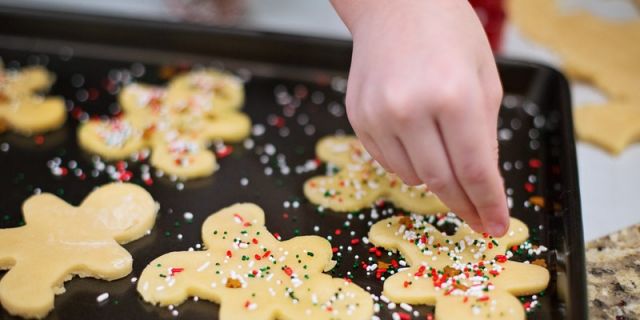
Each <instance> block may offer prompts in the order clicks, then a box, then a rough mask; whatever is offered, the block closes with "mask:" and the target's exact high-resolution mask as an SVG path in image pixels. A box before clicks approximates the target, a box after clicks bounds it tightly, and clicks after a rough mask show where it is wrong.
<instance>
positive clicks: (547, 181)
mask: <svg viewBox="0 0 640 320" xmlns="http://www.w3.org/2000/svg"><path fill="white" fill-rule="evenodd" d="M0 57H2V58H3V59H4V62H5V64H6V65H7V66H8V67H20V66H24V65H30V64H43V65H46V66H47V68H49V70H51V71H53V72H54V73H55V74H56V75H57V81H56V83H55V85H54V86H53V88H52V90H51V92H50V94H51V95H61V96H63V97H65V98H66V99H67V104H68V108H69V110H70V116H69V119H68V122H67V124H66V125H65V127H64V128H63V129H60V130H58V131H55V132H52V133H49V134H46V135H43V136H37V137H35V138H25V137H21V136H17V135H15V134H12V133H5V134H3V135H0V176H1V177H2V179H0V192H1V194H2V196H0V228H8V227H15V226H18V225H20V224H21V221H22V220H21V219H22V217H21V211H20V206H21V204H22V202H23V201H24V200H25V199H26V198H27V197H28V196H29V195H31V194H33V193H34V192H39V191H42V192H51V193H54V194H57V195H59V196H61V197H62V198H63V199H65V200H66V201H68V202H70V203H72V204H75V205H77V204H78V203H79V202H80V201H81V200H82V199H83V198H84V197H85V196H86V195H87V194H88V193H89V192H90V191H91V190H92V189H93V188H94V187H96V186H98V185H101V184H104V183H106V182H109V181H112V180H113V179H112V177H110V176H109V174H108V173H107V172H106V170H105V171H97V169H96V162H95V161H94V160H92V157H91V156H90V155H88V154H86V153H85V152H83V151H82V150H80V149H79V148H78V145H77V142H76V134H75V131H76V127H77V124H78V120H79V119H85V118H86V117H89V116H98V115H112V114H115V113H117V112H118V110H119V109H118V106H117V104H116V103H115V101H116V100H115V99H116V96H115V95H114V94H113V93H115V90H117V88H118V87H119V86H120V85H121V84H122V83H126V82H128V81H130V80H135V81H141V82H147V83H156V84H162V83H165V82H166V77H167V75H169V74H172V73H174V72H176V71H179V70H182V69H188V68H192V67H199V66H202V65H203V64H195V65H194V64H192V61H191V60H189V59H185V58H182V57H179V56H178V57H174V58H173V60H168V61H166V63H162V64H157V63H155V62H150V61H151V60H153V59H149V60H145V59H142V58H140V57H139V56H138V55H136V57H135V59H131V60H129V61H127V59H117V60H116V59H104V58H96V57H93V56H92V55H90V54H89V55H83V53H82V50H81V49H77V48H74V47H72V46H71V47H70V46H60V47H58V48H57V49H56V50H52V51H47V53H45V52H44V51H41V52H34V51H31V50H30V51H23V50H16V49H0ZM154 61H157V60H154ZM185 61H186V62H185ZM199 62H202V61H199ZM225 62H226V61H225V60H221V59H215V58H210V59H206V60H204V65H207V66H209V65H211V66H215V67H228V69H229V70H231V71H233V72H236V73H237V74H239V75H241V76H243V77H245V78H246V79H247V80H248V81H247V83H246V103H245V107H244V111H245V112H247V113H248V114H249V115H250V117H251V119H252V121H253V123H254V130H253V134H252V136H251V137H250V138H249V139H248V140H247V141H245V142H244V143H240V144H234V145H231V146H232V147H233V150H234V151H233V152H232V153H231V155H230V156H228V157H225V158H223V159H220V160H219V164H220V168H221V169H220V170H219V171H217V172H216V173H215V174H214V175H213V176H212V177H208V178H204V179H199V180H195V181H188V182H185V183H181V182H179V181H172V180H171V179H170V178H168V177H166V176H163V177H157V176H156V174H155V171H154V170H153V169H151V173H152V177H153V181H154V182H153V184H152V185H146V184H144V183H143V182H142V181H141V170H142V167H143V164H145V163H146V161H142V162H138V161H128V167H127V170H130V171H131V172H132V173H133V179H132V182H134V183H137V184H141V185H143V186H144V187H145V188H146V189H147V190H148V191H149V192H150V193H151V194H152V195H153V197H154V198H155V199H156V200H157V201H158V202H159V203H160V206H161V209H160V212H159V215H158V219H157V222H156V225H155V227H154V229H153V230H152V232H151V234H150V235H148V236H146V237H144V238H142V239H140V240H138V241H135V242H133V243H130V244H128V245H125V247H126V248H127V250H129V251H130V252H131V253H132V255H133V257H134V266H133V267H134V270H133V272H132V274H131V275H129V276H128V277H126V278H124V279H121V280H117V281H113V282H105V281H100V280H95V279H77V278H75V279H73V280H72V281H70V282H67V283H66V285H65V287H66V290H67V292H66V293H65V294H62V295H59V296H56V300H55V310H53V311H52V313H51V314H50V315H49V316H48V318H47V319H87V318H90V319H114V318H126V319H155V318H158V317H160V318H172V317H173V316H174V315H172V311H171V310H168V309H167V308H160V307H154V306H151V305H149V304H147V303H145V302H143V301H142V300H141V299H140V298H139V296H138V294H137V292H136V291H135V284H133V283H132V278H134V277H138V276H139V275H140V272H141V271H142V269H143V268H144V267H145V266H146V264H147V263H148V262H150V261H151V260H153V259H154V258H156V257H158V256H160V255H162V254H164V253H167V252H171V251H183V250H186V249H188V248H190V247H196V245H197V244H198V243H200V242H201V238H200V228H201V225H202V222H203V221H204V220H205V219H206V217H207V216H208V215H209V214H211V213H213V212H215V211H217V210H219V209H221V208H223V207H225V206H228V205H231V204H233V203H237V202H254V203H256V204H258V205H259V206H261V207H262V208H263V209H264V210H265V212H266V215H267V218H266V225H267V227H268V228H269V230H270V231H271V232H277V233H279V234H280V235H281V236H282V238H283V239H289V238H291V237H293V236H295V235H298V234H300V235H306V234H318V235H321V236H325V237H329V236H330V237H331V239H330V241H331V244H332V246H334V247H337V248H338V253H337V254H336V255H335V256H334V258H335V259H337V260H338V261H339V264H338V266H337V268H336V269H334V271H332V274H333V275H334V276H341V277H342V276H349V277H353V279H354V282H356V283H357V284H359V285H360V286H361V287H363V288H370V291H371V292H372V293H375V294H379V293H380V290H381V287H382V282H381V281H380V280H376V279H375V276H374V275H373V274H371V275H367V274H366V272H365V270H363V268H362V267H361V266H360V264H361V263H362V262H368V263H371V262H372V261H377V260H378V259H379V258H376V257H375V255H374V254H372V253H370V252H369V248H370V245H366V244H364V243H362V242H360V243H359V244H356V245H351V240H352V239H354V238H362V237H363V236H366V233H367V232H368V226H369V225H370V224H371V223H372V222H375V221H377V220H379V219H382V218H385V216H384V215H382V214H381V215H379V216H378V217H377V218H376V217H375V216H376V215H375V214H372V210H371V209H365V210H363V211H361V212H357V213H352V214H344V213H334V212H330V211H328V210H326V211H324V212H319V211H318V210H317V208H316V207H315V206H314V205H312V204H310V203H309V202H308V201H306V200H305V198H304V196H303V194H302V185H303V183H304V181H305V180H306V179H308V178H310V177H312V176H315V175H319V174H323V173H324V166H320V167H318V168H317V169H315V170H313V169H310V167H311V166H308V165H309V163H311V162H313V160H314V159H315V152H314V146H315V143H316V142H317V140H318V139H319V138H321V137H323V136H326V135H331V134H336V133H337V134H343V133H347V134H348V133H351V132H352V130H351V129H350V126H349V123H348V121H347V118H346V114H345V110H344V106H343V99H344V93H343V91H344V86H345V79H344V77H343V76H344V75H343V74H339V73H335V72H330V71H326V72H323V71H317V70H316V71H313V72H311V71H308V70H304V69H300V71H299V72H297V73H294V74H295V76H293V77H292V76H289V75H284V74H283V73H279V72H278V66H277V65H272V66H271V68H263V67H264V66H262V67H255V68H254V67H253V66H254V64H252V63H249V62H247V63H246V64H244V65H243V64H242V62H240V63H238V62H237V61H236V62H232V63H225ZM265 70H266V71H265ZM500 71H501V76H502V79H503V82H504V85H505V92H506V95H505V99H504V103H503V108H502V110H501V113H500V120H499V127H498V132H499V137H500V166H501V170H502V173H503V175H504V178H505V187H506V190H507V193H508V195H509V203H510V206H512V209H511V213H512V215H513V216H515V217H517V218H519V219H521V220H523V221H525V222H526V223H527V224H528V225H529V227H530V229H531V233H532V241H533V242H534V243H537V244H540V245H544V246H545V247H547V248H549V251H548V252H547V253H545V254H544V255H543V257H545V258H546V261H547V264H548V266H549V269H550V272H551V283H550V285H549V287H548V289H547V290H546V291H545V294H544V295H543V296H539V297H538V300H539V301H540V307H538V308H535V309H534V310H533V312H532V313H530V315H529V318H530V319H562V318H565V317H567V316H568V317H570V318H572V319H580V318H582V315H584V310H583V309H584V303H585V300H581V299H582V298H581V297H582V295H581V293H580V292H577V293H576V292H575V291H576V290H578V291H584V281H583V280H582V282H580V279H581V278H582V279H584V270H583V269H584V265H583V254H584V252H583V251H582V250H583V249H582V238H581V237H582V235H581V228H582V227H581V223H580V216H579V214H580V212H579V208H578V207H577V206H578V203H579V199H578V198H577V197H578V193H577V180H576V179H577V178H576V175H575V154H574V151H573V148H574V145H573V138H572V135H571V122H570V119H569V118H568V117H569V116H570V114H568V113H567V112H568V111H567V110H568V95H567V91H566V88H565V87H566V83H564V82H563V80H562V79H561V76H559V75H558V74H557V73H555V72H554V71H552V70H550V69H546V68H542V67H537V66H530V65H526V64H522V63H516V62H509V61H503V62H501V63H500ZM294 78H295V79H294ZM563 86H565V87H563ZM305 164H306V165H307V167H306V169H305ZM108 165H113V163H107V166H108ZM98 166H99V165H98ZM62 167H64V168H66V169H68V170H69V173H68V174H67V175H66V176H58V175H56V174H55V173H56V172H57V170H58V169H56V168H62ZM78 169H81V170H82V172H80V171H78ZM83 175H84V176H85V178H82V176H83ZM532 196H542V197H543V198H544V199H545V202H546V203H547V204H548V205H545V206H544V207H539V206H536V205H533V204H532V203H531V201H530V200H531V197H532ZM576 200H578V201H576ZM375 211H377V212H379V213H382V212H391V211H392V209H390V208H389V207H388V205H385V206H384V207H380V208H377V209H376V210H375ZM186 212H191V213H193V220H192V221H187V220H185V218H184V213H186ZM347 222H348V223H347ZM576 228H578V229H579V230H576ZM337 230H340V231H337ZM392 258H395V259H398V256H397V255H391V254H390V255H389V256H384V255H383V257H382V258H381V259H382V260H384V261H387V262H388V261H389V260H391V259H392ZM370 259H372V260H370ZM2 274H3V273H0V276H2ZM103 292H108V293H109V295H110V296H109V299H108V300H107V301H105V302H103V303H100V304H99V303H98V302H97V301H96V297H97V296H98V295H100V294H101V293H103ZM525 300H526V301H530V300H531V297H525ZM176 310H177V311H178V315H179V317H181V318H184V319H212V318H216V316H217V314H218V306H217V305H216V304H213V303H209V302H205V301H199V302H195V301H187V302H185V303H184V304H183V305H181V306H179V307H177V308H176ZM415 310H417V311H419V313H420V317H421V318H424V315H425V314H428V313H429V312H431V311H432V309H431V308H429V307H425V306H420V307H416V308H415ZM394 311H402V310H398V309H396V310H388V309H387V307H386V304H383V305H382V310H381V312H380V313H378V314H377V315H378V316H380V317H381V318H385V319H390V318H391V314H392V312H394ZM0 315H1V317H2V318H3V319H12V317H10V316H9V315H8V314H6V312H5V311H4V310H2V311H0Z"/></svg>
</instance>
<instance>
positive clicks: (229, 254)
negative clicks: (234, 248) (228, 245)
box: [227, 250, 233, 258]
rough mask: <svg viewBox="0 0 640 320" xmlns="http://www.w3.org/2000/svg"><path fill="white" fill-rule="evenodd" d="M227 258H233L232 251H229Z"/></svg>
mask: <svg viewBox="0 0 640 320" xmlns="http://www.w3.org/2000/svg"><path fill="white" fill-rule="evenodd" d="M227 257H229V258H231V257H233V254H232V253H231V250H227Z"/></svg>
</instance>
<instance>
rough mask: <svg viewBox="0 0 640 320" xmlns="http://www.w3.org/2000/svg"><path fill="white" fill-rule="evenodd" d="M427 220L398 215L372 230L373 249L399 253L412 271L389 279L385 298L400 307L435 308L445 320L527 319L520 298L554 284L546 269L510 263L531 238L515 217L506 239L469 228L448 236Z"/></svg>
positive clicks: (407, 269)
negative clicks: (516, 250)
mask: <svg viewBox="0 0 640 320" xmlns="http://www.w3.org/2000/svg"><path fill="white" fill-rule="evenodd" d="M427 219H428V217H425V216H422V215H416V214H411V215H410V216H396V217H392V218H388V219H385V220H382V221H380V222H378V223H376V224H375V225H373V227H372V228H371V230H370V231H369V239H370V240H371V242H372V243H373V244H374V245H376V246H380V247H384V248H385V249H388V250H393V251H399V252H400V253H401V254H402V255H403V256H404V257H405V259H406V261H407V263H408V264H409V265H410V266H411V267H410V268H406V269H404V270H401V271H399V272H398V273H396V274H394V275H393V276H391V277H389V278H388V279H387V280H386V281H385V282H384V290H383V294H384V295H385V296H386V297H388V298H389V299H390V300H391V301H394V302H396V303H411V304H427V305H435V307H436V318H437V319H440V320H447V319H451V320H455V319H503V318H504V319H525V313H524V309H523V307H522V304H521V303H520V302H519V301H518V299H517V298H516V297H515V296H522V295H530V294H535V293H538V292H540V291H542V290H544V289H545V288H546V287H547V284H548V282H549V272H548V271H547V269H545V268H543V267H540V266H538V265H534V264H526V263H520V262H514V261H509V260H508V259H509V258H510V255H511V252H510V251H509V252H507V249H509V248H511V246H514V245H519V244H521V243H523V242H524V241H525V240H526V239H527V238H528V237H529V231H528V229H527V227H526V226H525V225H524V224H523V223H522V222H521V221H519V220H517V219H514V218H511V224H510V227H509V231H508V232H507V234H506V235H505V236H504V237H502V238H492V237H490V236H488V235H486V234H478V233H475V232H474V231H473V230H471V228H470V227H469V226H468V225H467V224H461V225H460V226H459V227H458V230H457V232H456V233H455V234H454V235H451V236H448V235H446V234H444V233H442V232H440V231H438V230H437V229H436V228H435V227H434V226H433V225H431V224H430V223H429V222H428V221H427ZM505 252H507V254H506V255H505V254H504V253H505Z"/></svg>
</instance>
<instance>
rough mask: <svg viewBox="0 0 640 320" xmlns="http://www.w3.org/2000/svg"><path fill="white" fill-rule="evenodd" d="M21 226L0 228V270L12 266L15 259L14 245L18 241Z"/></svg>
mask: <svg viewBox="0 0 640 320" xmlns="http://www.w3.org/2000/svg"><path fill="white" fill-rule="evenodd" d="M19 229H21V228H13V229H0V270H2V269H7V268H9V267H11V266H13V265H14V264H15V262H16V259H15V255H16V252H15V246H16V244H17V243H18V239H19V237H18V232H16V231H17V230H19Z"/></svg>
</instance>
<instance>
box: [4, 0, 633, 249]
mask: <svg viewBox="0 0 640 320" xmlns="http://www.w3.org/2000/svg"><path fill="white" fill-rule="evenodd" d="M170 1H172V0H138V1H129V0H111V1H107V2H104V1H97V0H58V1H56V2H53V1H50V0H0V4H12V5H19V6H27V7H28V6H36V7H37V6H51V5H52V4H54V3H55V5H57V6H58V7H59V9H61V10H73V11H80V12H94V13H95V12H99V13H101V14H116V15H128V16H136V17H145V18H149V19H164V20H175V18H173V17H170V14H169V13H168V10H167V8H166V4H167V3H168V2H170ZM236 1H240V0H236ZM561 1H562V4H563V6H564V7H565V8H567V9H571V8H573V7H575V6H576V5H580V6H583V7H587V8H588V9H590V10H592V11H594V12H596V13H598V14H601V15H603V16H607V17H611V18H617V19H628V18H637V17H638V14H637V11H636V10H635V8H634V7H633V6H632V4H631V3H630V2H629V1H628V0H610V1H599V0H581V1H577V0H561ZM245 5H246V11H245V13H244V15H243V16H242V17H241V18H240V20H239V21H238V22H237V24H238V25H240V26H246V27H250V28H258V29H266V30H271V31H280V32H295V33H298V34H300V33H301V34H309V35H316V36H324V37H334V38H342V39H345V38H349V33H348V31H347V30H346V28H345V27H344V26H343V25H342V22H341V21H340V19H339V18H338V17H337V15H336V14H335V12H334V11H333V9H332V8H331V6H330V4H329V1H328V0H305V1H299V0H245ZM505 32H506V33H505V36H504V44H503V55H504V56H505V57H514V58H519V59H527V60H533V61H537V62H542V63H546V64H550V65H553V66H556V67H559V66H561V63H560V62H559V60H558V58H557V57H555V56H554V55H553V54H552V53H551V52H549V51H548V50H545V49H544V48H543V47H541V46H538V45H536V44H534V43H532V42H530V41H528V40H526V39H525V38H523V37H522V36H521V35H520V34H519V33H518V31H517V30H516V29H515V28H514V27H512V26H510V25H508V26H507V27H506V29H505ZM572 94H573V101H574V105H579V104H582V103H585V102H600V101H604V99H605V98H604V97H603V96H602V95H601V94H599V93H598V92H597V90H594V89H592V88H590V87H587V86H584V85H575V84H574V85H573V87H572ZM577 149H578V167H579V174H580V189H581V198H582V212H583V222H584V232H585V240H587V241H588V240H591V239H595V238H597V237H600V236H602V235H605V234H608V233H610V232H613V231H615V230H618V229H621V228H624V227H626V226H629V225H631V224H635V223H639V222H640V214H639V211H640V210H638V209H636V206H637V204H636V203H635V200H637V198H638V197H640V187H638V185H637V184H636V182H638V181H640V143H639V144H636V145H633V146H631V147H630V148H628V149H627V150H626V151H625V152H624V153H622V154H620V155H618V156H611V155H609V154H607V153H606V152H604V151H602V150H599V149H597V148H594V147H592V146H590V145H588V144H585V143H578V146H577Z"/></svg>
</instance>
